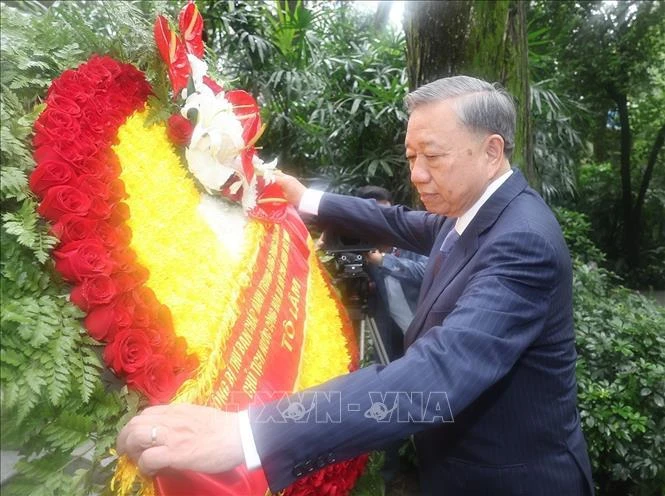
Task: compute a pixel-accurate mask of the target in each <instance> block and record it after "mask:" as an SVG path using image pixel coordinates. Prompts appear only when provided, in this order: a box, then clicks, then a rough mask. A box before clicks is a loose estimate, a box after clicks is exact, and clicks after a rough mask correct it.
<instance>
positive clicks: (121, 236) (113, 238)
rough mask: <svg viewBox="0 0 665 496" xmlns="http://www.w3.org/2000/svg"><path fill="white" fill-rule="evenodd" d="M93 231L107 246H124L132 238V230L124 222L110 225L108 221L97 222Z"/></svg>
mask: <svg viewBox="0 0 665 496" xmlns="http://www.w3.org/2000/svg"><path fill="white" fill-rule="evenodd" d="M95 233H96V234H97V236H98V237H99V239H100V240H101V241H102V243H104V245H105V246H106V247H107V248H122V247H126V246H127V245H129V242H130V241H131V239H132V230H131V229H130V228H129V227H128V226H127V225H125V224H120V225H119V226H112V225H110V224H109V223H108V222H97V223H96V226H95Z"/></svg>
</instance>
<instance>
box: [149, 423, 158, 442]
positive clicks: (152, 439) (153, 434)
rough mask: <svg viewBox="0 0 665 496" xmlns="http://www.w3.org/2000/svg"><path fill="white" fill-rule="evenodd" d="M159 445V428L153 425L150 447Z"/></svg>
mask: <svg viewBox="0 0 665 496" xmlns="http://www.w3.org/2000/svg"><path fill="white" fill-rule="evenodd" d="M156 445H157V426H156V425H153V426H152V429H150V446H156Z"/></svg>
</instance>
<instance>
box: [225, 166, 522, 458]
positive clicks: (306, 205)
mask: <svg viewBox="0 0 665 496" xmlns="http://www.w3.org/2000/svg"><path fill="white" fill-rule="evenodd" d="M512 173H513V171H512V169H511V170H509V171H508V172H506V173H505V174H502V175H500V176H499V177H497V178H496V179H495V180H494V181H492V182H491V183H490V184H489V185H488V186H487V188H486V189H485V191H484V193H483V194H482V195H480V198H478V200H477V201H476V203H474V204H473V205H472V206H471V208H470V209H469V210H467V211H466V212H464V213H463V214H462V215H460V216H459V217H458V218H457V221H456V222H455V230H456V231H457V234H462V233H463V232H464V230H465V229H466V228H467V227H468V226H469V224H471V221H472V220H473V218H474V217H475V216H476V214H477V213H478V210H480V207H482V206H483V204H484V203H485V202H486V201H487V200H489V198H490V196H492V194H493V193H494V192H495V191H496V190H497V189H499V187H500V186H501V185H502V184H503V183H504V182H506V180H507V179H508V178H509V177H510V175H511V174H512ZM323 194H324V192H323V191H317V190H315V189H307V190H305V193H304V194H303V195H302V198H301V199H300V204H299V205H298V210H299V211H300V212H302V213H306V214H310V215H317V214H318V213H319V204H320V203H321V198H322V197H323ZM238 423H239V427H240V440H241V442H242V451H243V454H244V456H245V465H246V466H247V470H254V469H257V468H260V467H261V459H260V458H259V453H258V451H257V449H256V443H255V442H254V435H253V434H252V426H251V424H250V422H249V413H248V412H247V410H243V411H241V412H240V413H239V415H238Z"/></svg>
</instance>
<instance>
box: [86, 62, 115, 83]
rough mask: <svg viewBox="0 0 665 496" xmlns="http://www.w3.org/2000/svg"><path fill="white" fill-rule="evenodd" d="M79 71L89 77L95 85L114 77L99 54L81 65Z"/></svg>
mask: <svg viewBox="0 0 665 496" xmlns="http://www.w3.org/2000/svg"><path fill="white" fill-rule="evenodd" d="M79 73H80V74H83V75H84V76H85V77H87V78H88V79H89V80H90V82H91V83H92V84H93V85H103V84H106V83H108V82H110V81H111V80H112V78H113V74H112V73H111V71H110V70H109V68H108V67H106V65H105V64H104V63H103V62H102V61H101V60H100V57H98V56H93V57H92V58H91V59H90V60H88V62H86V63H85V64H83V65H82V66H81V67H79Z"/></svg>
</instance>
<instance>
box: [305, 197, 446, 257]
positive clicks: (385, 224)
mask: <svg viewBox="0 0 665 496" xmlns="http://www.w3.org/2000/svg"><path fill="white" fill-rule="evenodd" d="M445 219H446V218H445V217H441V216H439V215H435V214H431V213H429V212H425V211H414V210H410V209H409V208H407V207H404V206H402V205H397V206H394V207H382V206H380V205H378V204H377V203H376V201H374V200H365V199H361V198H355V197H352V196H345V195H337V194H333V193H325V194H324V195H323V197H322V198H321V203H320V204H319V210H318V220H319V221H320V222H321V223H322V224H324V226H325V227H332V228H333V229H334V230H335V231H338V232H340V233H341V234H345V235H348V236H353V237H356V238H359V239H362V240H365V241H368V242H370V243H376V244H383V245H388V246H397V247H399V248H403V249H406V250H410V251H414V252H416V253H420V254H423V255H429V252H430V250H431V248H432V244H433V243H434V240H435V239H436V236H437V234H438V233H439V230H440V229H441V226H442V224H443V222H444V221H445Z"/></svg>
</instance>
